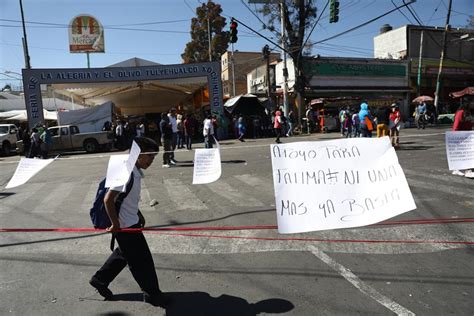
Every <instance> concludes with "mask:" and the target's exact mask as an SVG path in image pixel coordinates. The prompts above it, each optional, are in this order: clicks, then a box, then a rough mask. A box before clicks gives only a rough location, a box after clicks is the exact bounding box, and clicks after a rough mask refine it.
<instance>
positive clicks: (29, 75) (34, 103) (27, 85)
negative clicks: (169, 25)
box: [22, 62, 223, 128]
mask: <svg viewBox="0 0 474 316" xmlns="http://www.w3.org/2000/svg"><path fill="white" fill-rule="evenodd" d="M22 74H23V89H24V93H25V103H26V112H27V114H28V125H29V128H33V127H35V126H36V125H37V124H38V123H42V122H44V117H43V102H42V99H41V85H42V84H54V83H63V84H67V83H98V82H127V81H147V80H166V79H179V78H190V77H207V84H208V90H209V101H210V106H211V112H212V113H213V114H223V104H222V81H221V64H220V63H219V62H208V63H196V64H176V65H154V66H139V67H118V68H113V67H111V68H70V69H61V68H51V69H22Z"/></svg>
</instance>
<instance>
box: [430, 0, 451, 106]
mask: <svg viewBox="0 0 474 316" xmlns="http://www.w3.org/2000/svg"><path fill="white" fill-rule="evenodd" d="M452 3H453V0H449V5H448V14H447V15H446V26H445V29H444V34H443V49H442V50H441V57H440V59H439V69H438V78H437V80H436V92H435V101H434V106H435V110H436V114H437V113H438V105H439V93H440V88H441V73H442V71H443V61H444V55H445V54H446V44H447V37H448V31H449V18H450V17H451V5H452Z"/></svg>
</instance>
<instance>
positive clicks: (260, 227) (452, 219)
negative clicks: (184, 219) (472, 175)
mask: <svg viewBox="0 0 474 316" xmlns="http://www.w3.org/2000/svg"><path fill="white" fill-rule="evenodd" d="M473 222H474V217H447V218H423V219H407V220H398V221H386V222H380V223H377V224H373V225H370V226H379V225H380V226H385V225H428V224H431V225H434V224H454V223H473ZM277 228H278V227H277V226H275V225H254V226H221V227H216V226H182V227H158V228H124V229H121V231H122V232H140V231H146V232H152V231H229V230H267V229H268V230H274V229H277ZM105 231H106V230H105V229H95V228H0V232H4V233H16V232H64V233H66V232H67V233H76V232H95V233H100V232H105Z"/></svg>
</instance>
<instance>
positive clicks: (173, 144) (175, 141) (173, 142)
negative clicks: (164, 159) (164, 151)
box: [170, 133, 178, 160]
mask: <svg viewBox="0 0 474 316" xmlns="http://www.w3.org/2000/svg"><path fill="white" fill-rule="evenodd" d="M177 144H178V133H173V138H172V139H171V153H170V159H171V160H174V151H175V149H176V145H177Z"/></svg>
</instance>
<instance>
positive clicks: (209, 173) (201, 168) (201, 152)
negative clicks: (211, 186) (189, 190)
mask: <svg viewBox="0 0 474 316" xmlns="http://www.w3.org/2000/svg"><path fill="white" fill-rule="evenodd" d="M216 144H217V148H207V149H196V151H195V153H194V170H193V184H204V183H211V182H214V181H217V179H219V178H220V177H221V174H222V168H221V154H220V146H219V143H218V142H217V141H216Z"/></svg>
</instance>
